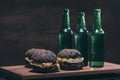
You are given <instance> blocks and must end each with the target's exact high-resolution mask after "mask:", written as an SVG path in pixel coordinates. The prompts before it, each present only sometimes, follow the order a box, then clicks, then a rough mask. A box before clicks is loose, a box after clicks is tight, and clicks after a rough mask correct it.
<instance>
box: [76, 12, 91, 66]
mask: <svg viewBox="0 0 120 80" xmlns="http://www.w3.org/2000/svg"><path fill="white" fill-rule="evenodd" d="M88 36H89V34H88V31H87V29H86V22H85V13H84V12H80V13H79V14H78V23H77V29H76V30H75V34H74V48H75V49H77V50H79V51H80V52H81V54H82V56H83V57H84V61H83V66H87V65H88Z"/></svg>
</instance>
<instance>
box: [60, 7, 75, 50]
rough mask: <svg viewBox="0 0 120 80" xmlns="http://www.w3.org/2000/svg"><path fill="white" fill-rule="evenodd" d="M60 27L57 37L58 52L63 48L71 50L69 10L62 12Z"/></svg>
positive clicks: (71, 32) (71, 33)
mask: <svg viewBox="0 0 120 80" xmlns="http://www.w3.org/2000/svg"><path fill="white" fill-rule="evenodd" d="M62 15H63V18H62V26H61V29H60V31H59V37H58V51H60V50H62V49H65V48H69V49H71V48H72V43H73V31H72V30H71V28H70V18H69V9H64V10H63V14H62Z"/></svg>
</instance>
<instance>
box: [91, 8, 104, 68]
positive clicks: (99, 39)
mask: <svg viewBox="0 0 120 80" xmlns="http://www.w3.org/2000/svg"><path fill="white" fill-rule="evenodd" d="M89 65H90V67H103V66H104V31H103V29H102V25H101V9H95V10H94V22H93V29H92V32H91V33H90V64H89Z"/></svg>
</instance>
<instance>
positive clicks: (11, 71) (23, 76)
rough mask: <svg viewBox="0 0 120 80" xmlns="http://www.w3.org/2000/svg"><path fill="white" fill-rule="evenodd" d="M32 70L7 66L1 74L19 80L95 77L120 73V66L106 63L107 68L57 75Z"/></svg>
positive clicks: (56, 73)
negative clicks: (95, 75)
mask: <svg viewBox="0 0 120 80" xmlns="http://www.w3.org/2000/svg"><path fill="white" fill-rule="evenodd" d="M31 70H32V69H30V68H25V67H24V65H18V66H5V67H0V74H2V75H1V76H3V77H7V78H10V79H17V80H27V79H37V78H54V77H65V76H79V75H81V76H82V75H93V74H103V73H116V72H120V65H118V64H113V63H108V62H105V66H104V67H102V68H90V67H89V66H87V67H84V68H83V69H82V70H72V71H68V70H66V71H65V70H60V72H55V73H34V72H31Z"/></svg>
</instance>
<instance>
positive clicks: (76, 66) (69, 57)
mask: <svg viewBox="0 0 120 80" xmlns="http://www.w3.org/2000/svg"><path fill="white" fill-rule="evenodd" d="M57 61H58V63H59V65H60V68H61V69H62V70H80V69H82V67H83V66H82V62H83V57H82V55H81V53H80V52H79V51H78V50H76V49H63V50H61V51H60V52H59V53H58V55H57Z"/></svg>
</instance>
